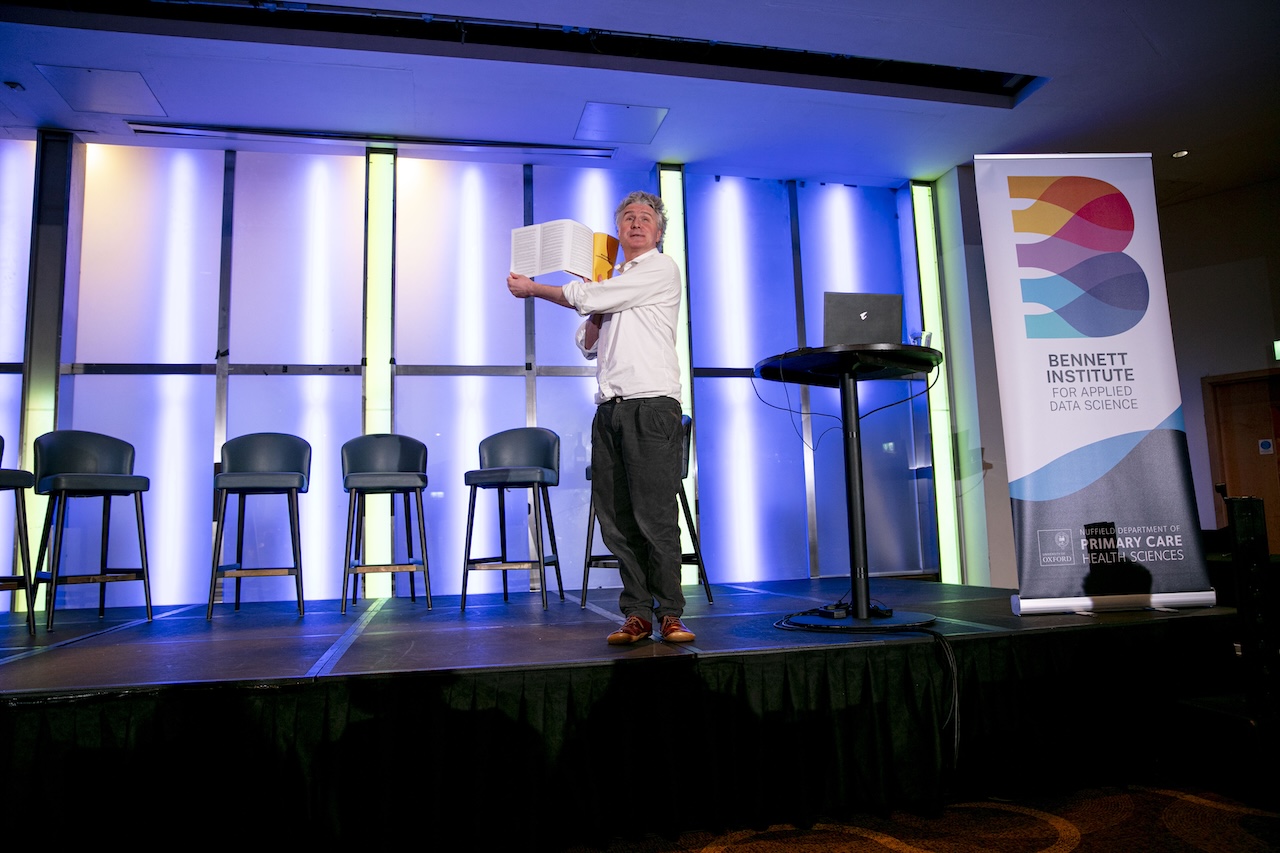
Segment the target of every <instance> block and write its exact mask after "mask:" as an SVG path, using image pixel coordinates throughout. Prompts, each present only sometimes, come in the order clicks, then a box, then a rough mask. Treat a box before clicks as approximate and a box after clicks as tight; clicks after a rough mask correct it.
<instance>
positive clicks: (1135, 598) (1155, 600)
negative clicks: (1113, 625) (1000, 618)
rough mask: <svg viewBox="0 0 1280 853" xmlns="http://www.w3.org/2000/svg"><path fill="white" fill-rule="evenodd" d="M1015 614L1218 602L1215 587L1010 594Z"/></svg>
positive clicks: (1207, 605) (1201, 604) (1076, 611)
mask: <svg viewBox="0 0 1280 853" xmlns="http://www.w3.org/2000/svg"><path fill="white" fill-rule="evenodd" d="M1009 601H1010V603H1011V604H1012V605H1013V615H1014V616H1034V615H1036V614H1038V613H1084V612H1087V611H1095V612H1096V611H1100V610H1157V609H1170V608H1173V609H1176V608H1179V607H1213V606H1214V605H1215V604H1217V603H1218V597H1217V594H1216V593H1215V592H1214V591H1213V590H1212V589H1206V590H1202V591H1199V592H1157V593H1148V594H1145V595H1081V596H1075V597H1072V598H1023V597H1021V596H1018V595H1013V596H1010V597H1009Z"/></svg>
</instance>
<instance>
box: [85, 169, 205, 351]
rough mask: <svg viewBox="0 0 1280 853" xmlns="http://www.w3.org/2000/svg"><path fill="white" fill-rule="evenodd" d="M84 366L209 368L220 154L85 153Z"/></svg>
mask: <svg viewBox="0 0 1280 853" xmlns="http://www.w3.org/2000/svg"><path fill="white" fill-rule="evenodd" d="M86 158H87V159H86V176H85V198H84V236H83V239H82V247H81V270H80V304H79V310H78V312H77V327H76V330H75V341H76V351H75V360H76V361H77V362H90V363H93V362H107V363H134V364H162V363H179V364H183V363H187V364H190V363H200V362H204V363H212V362H213V360H214V355H215V352H216V350H217V332H218V271H219V251H220V245H221V240H220V234H221V220H222V152H220V151H189V150H184V149H180V148H136V147H128V146H123V145H89V146H86Z"/></svg>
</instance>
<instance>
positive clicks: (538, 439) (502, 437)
mask: <svg viewBox="0 0 1280 853" xmlns="http://www.w3.org/2000/svg"><path fill="white" fill-rule="evenodd" d="M480 467H481V468H547V469H548V470H550V471H553V472H554V473H555V474H556V475H557V476H558V475H559V474H560V436H558V435H556V434H555V433H554V432H552V431H551V430H549V429H545V428H543V427H519V428H517V429H509V430H506V431H505V432H499V433H494V434H493V435H491V436H489V437H488V438H486V439H485V440H484V441H482V442H480Z"/></svg>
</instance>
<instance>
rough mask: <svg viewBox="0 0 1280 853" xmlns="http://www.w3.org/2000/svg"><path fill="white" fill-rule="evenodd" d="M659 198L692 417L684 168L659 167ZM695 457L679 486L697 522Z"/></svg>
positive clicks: (691, 579)
mask: <svg viewBox="0 0 1280 853" xmlns="http://www.w3.org/2000/svg"><path fill="white" fill-rule="evenodd" d="M658 195H660V196H662V204H663V206H664V207H666V209H667V230H666V233H665V234H663V239H662V253H663V254H664V255H667V256H668V257H670V258H672V259H673V260H674V261H675V262H676V263H677V264H678V265H679V266H680V274H681V275H682V276H683V277H684V282H683V285H684V294H683V296H684V298H683V299H681V300H680V318H679V320H678V321H677V324H676V353H677V355H678V356H679V359H680V396H681V400H680V409H681V411H683V412H684V413H686V414H688V415H690V416H692V415H693V372H692V370H691V369H690V363H691V356H690V351H689V269H688V263H687V262H688V257H689V256H688V235H687V234H686V233H685V221H684V167H683V166H677V165H670V164H659V165H658ZM697 484H698V456H697V446H696V445H695V444H691V445H690V446H689V476H688V477H686V478H685V480H684V482H683V483H682V484H681V487H682V488H683V489H684V491H685V496H686V497H688V499H689V506H690V507H691V508H693V512H694V522H695V523H697V506H698V486H697ZM683 528H684V525H683V524H681V532H680V543H681V548H682V549H683V551H684V553H686V554H687V553H689V552H690V551H692V550H693V539H692V538H691V537H690V536H689V531H687V530H684V529H683ZM698 582H699V581H698V569H697V567H696V566H685V567H684V568H683V570H682V574H681V583H684V584H696V583H698Z"/></svg>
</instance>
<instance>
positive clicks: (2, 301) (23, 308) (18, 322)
mask: <svg viewBox="0 0 1280 853" xmlns="http://www.w3.org/2000/svg"><path fill="white" fill-rule="evenodd" d="M35 164H36V146H35V143H34V142H22V141H19V140H16V139H0V363H3V362H13V363H20V362H21V361H22V348H23V330H24V328H25V326H26V318H27V273H28V270H27V266H28V264H29V262H30V257H31V204H32V201H31V200H32V194H33V193H34V192H35ZM0 429H4V430H5V434H4V437H5V441H6V442H11V443H12V444H13V446H14V448H15V449H16V448H17V447H18V433H17V429H16V428H14V429H12V430H11V429H10V427H9V425H8V423H7V421H0ZM5 453H6V454H8V450H6V451H5Z"/></svg>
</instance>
